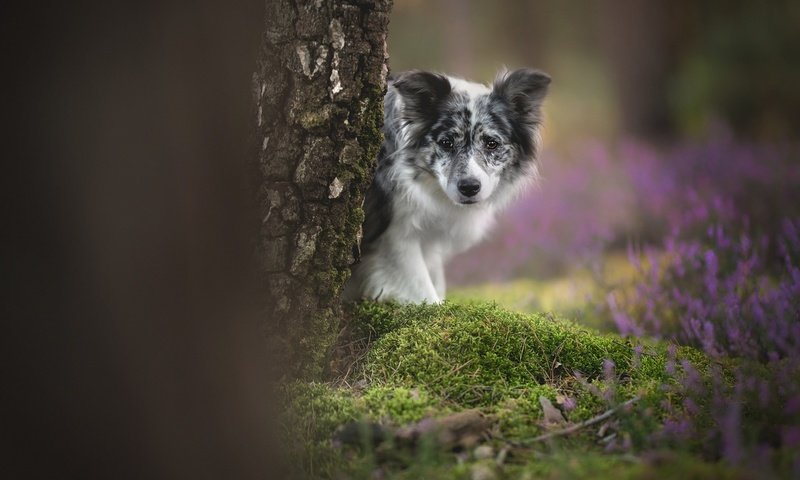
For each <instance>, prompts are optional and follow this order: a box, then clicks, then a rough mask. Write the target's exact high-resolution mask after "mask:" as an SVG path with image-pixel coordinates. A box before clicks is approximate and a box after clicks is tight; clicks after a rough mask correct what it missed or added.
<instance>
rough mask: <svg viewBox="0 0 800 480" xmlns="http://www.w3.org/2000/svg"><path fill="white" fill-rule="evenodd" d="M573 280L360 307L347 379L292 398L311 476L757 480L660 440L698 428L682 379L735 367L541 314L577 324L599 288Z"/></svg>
mask: <svg viewBox="0 0 800 480" xmlns="http://www.w3.org/2000/svg"><path fill="white" fill-rule="evenodd" d="M573 278H577V280H571V281H570V282H567V281H565V280H554V281H552V282H532V281H527V280H522V281H518V282H512V283H509V284H503V285H486V286H483V287H470V288H462V289H456V290H454V291H453V294H452V300H450V301H448V302H447V303H445V304H444V305H441V306H431V305H422V306H405V307H401V306H396V305H378V304H371V303H365V304H361V305H358V306H356V307H354V308H353V310H352V311H351V312H350V315H351V316H352V317H351V319H350V322H349V324H350V325H358V328H354V329H353V330H352V331H348V332H347V334H346V338H347V339H348V341H346V342H343V344H342V345H341V346H340V351H339V357H340V358H346V359H347V361H346V362H345V364H344V365H337V366H336V370H337V371H339V375H338V378H336V379H335V380H333V381H330V382H327V383H319V382H296V383H294V384H292V385H290V386H289V387H288V389H287V393H288V394H289V397H290V398H291V399H292V401H291V408H290V411H289V416H288V418H287V425H288V427H287V434H288V435H289V437H290V438H291V444H292V445H293V448H292V451H293V452H294V455H295V457H294V460H295V461H294V462H293V463H294V464H295V465H297V466H298V467H300V468H301V470H302V471H301V473H300V475H301V476H302V477H304V478H407V479H439V478H470V479H500V478H531V479H534V478H564V479H567V478H615V479H622V478H679V477H684V478H710V477H713V478H750V476H749V475H746V474H744V473H742V472H741V471H735V470H733V469H731V468H730V467H729V466H726V465H725V464H723V463H721V462H718V461H713V460H708V459H704V458H703V457H702V456H700V455H697V454H696V452H697V451H699V450H701V449H702V446H701V445H693V444H692V442H687V443H685V444H682V445H677V444H670V443H669V442H667V443H665V442H663V441H655V440H653V439H654V438H655V437H656V436H657V435H658V434H657V432H658V431H660V429H661V428H662V426H663V425H664V424H665V423H668V422H669V421H670V419H672V418H677V417H680V416H681V415H683V414H685V413H686V412H685V409H686V402H685V397H686V395H685V394H684V389H683V388H682V387H681V381H680V379H681V378H685V376H686V375H693V374H698V375H699V376H700V377H702V379H703V380H702V381H708V380H709V378H710V373H709V371H710V369H712V367H713V366H714V365H716V366H721V367H722V370H723V371H726V370H727V368H726V366H725V365H722V364H720V363H719V361H717V360H711V359H709V358H708V357H707V356H706V355H705V354H704V353H702V352H701V351H699V350H696V349H692V348H689V347H676V346H670V345H668V344H666V343H660V342H656V341H649V340H642V339H631V338H623V337H621V336H619V335H616V334H612V333H603V332H600V331H599V330H598V329H596V328H593V327H587V326H584V325H581V324H578V323H575V322H574V321H573V320H571V319H570V318H576V316H577V317H580V318H583V319H586V318H591V315H581V314H579V313H578V314H577V315H569V314H563V315H556V314H550V313H538V312H540V311H541V310H542V307H547V308H545V310H560V311H565V312H569V311H573V312H580V311H581V308H582V300H581V299H585V298H586V295H589V294H591V289H592V284H591V281H589V280H588V279H587V277H581V276H580V275H578V276H576V277H573ZM565 282H566V283H565ZM486 299H494V300H496V301H497V303H494V302H490V301H486ZM573 307H574V308H573ZM595 327H596V326H595ZM687 365H689V366H688V367H684V366H687ZM684 368H688V369H690V370H691V371H688V372H687V371H683V369H684ZM724 377H725V378H726V381H732V379H731V378H730V377H729V376H727V375H725V376H724ZM709 408H711V406H710V405H699V410H698V412H697V413H696V414H697V415H699V416H702V415H704V414H705V413H706V411H707V409H709ZM702 421H703V420H702V419H700V423H702Z"/></svg>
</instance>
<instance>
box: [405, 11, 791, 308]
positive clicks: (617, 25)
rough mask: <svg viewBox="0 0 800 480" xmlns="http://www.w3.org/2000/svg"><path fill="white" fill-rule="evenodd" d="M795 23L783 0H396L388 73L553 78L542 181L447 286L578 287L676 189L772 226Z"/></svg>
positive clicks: (662, 221) (784, 190) (548, 300)
mask: <svg viewBox="0 0 800 480" xmlns="http://www.w3.org/2000/svg"><path fill="white" fill-rule="evenodd" d="M797 25H800V4H798V3H797V2H791V1H787V0H777V1H774V2H760V3H756V2H745V1H733V2H729V1H716V0H710V1H704V2H695V1H690V0H679V1H665V0H649V1H635V0H609V1H605V2H584V1H577V0H542V1H525V0H503V1H481V0H463V1H461V0H435V1H422V0H398V1H396V2H395V8H394V13H393V16H392V21H391V27H390V36H389V48H390V65H391V68H392V70H393V71H395V72H399V71H403V70H407V69H415V68H416V69H429V70H434V71H442V72H446V73H449V74H454V75H457V76H463V77H465V78H468V79H472V80H476V81H481V82H490V81H491V80H492V79H493V78H494V76H495V75H496V73H497V71H498V70H499V69H501V68H502V67H504V66H506V67H508V68H515V67H522V66H530V67H535V68H540V69H542V70H544V71H546V72H547V73H549V74H550V75H551V76H552V77H553V84H552V88H551V91H550V94H549V97H548V98H547V101H546V105H545V125H544V144H545V151H544V153H543V155H542V173H543V181H542V182H541V184H540V185H539V186H538V187H537V188H535V189H534V190H533V191H531V192H530V193H529V194H528V195H527V196H526V197H525V198H523V199H522V200H521V201H520V202H519V203H517V204H516V205H515V206H514V207H513V208H512V209H511V210H510V211H509V212H508V213H507V214H506V215H504V216H503V219H502V220H501V222H500V225H499V228H498V229H497V231H496V232H494V233H493V234H492V235H491V236H490V238H489V240H488V241H487V242H486V243H485V244H483V245H482V246H481V247H479V248H477V249H476V250H472V251H471V252H469V253H467V254H465V255H462V256H461V257H460V258H457V259H456V260H455V261H454V263H453V264H452V265H451V266H450V268H449V279H450V282H451V285H476V284H484V285H485V284H489V283H497V282H507V281H509V280H520V279H527V280H529V281H531V282H532V281H538V282H541V281H542V280H547V279H550V280H553V281H555V283H549V284H539V285H538V286H537V285H535V284H533V283H531V282H528V284H526V287H527V290H533V292H529V293H531V295H530V297H531V298H529V299H528V300H527V301H526V300H524V298H525V297H526V295H527V294H522V292H518V293H520V294H522V298H520V299H517V300H518V301H522V302H523V303H525V302H527V303H526V304H525V305H523V307H524V308H526V309H535V308H539V307H541V306H543V305H541V302H545V305H544V306H545V307H552V306H553V304H552V301H555V300H560V298H559V297H561V296H565V297H567V299H568V300H569V301H570V302H572V301H573V300H578V299H580V298H579V297H581V296H582V295H583V294H585V290H586V289H585V287H586V282H583V281H582V280H585V278H584V275H583V274H578V273H576V272H575V269H576V268H583V267H587V266H592V267H593V268H595V269H597V268H598V261H599V260H600V258H601V254H604V255H605V256H606V258H605V259H604V262H603V263H604V264H606V265H608V264H609V261H610V264H611V265H616V266H618V267H623V268H624V264H625V263H627V262H626V261H616V260H619V255H617V256H614V254H615V253H616V254H623V255H622V256H623V257H624V256H626V255H625V252H626V249H627V247H628V245H629V244H631V243H632V242H633V243H635V244H637V245H639V244H641V243H642V242H644V243H645V244H647V243H657V242H659V241H661V239H662V237H663V235H664V233H665V232H669V231H671V230H672V229H674V227H675V225H674V223H675V222H676V221H677V219H676V217H678V216H680V215H679V214H680V213H681V212H682V211H684V210H685V209H686V208H688V206H687V204H686V202H687V196H689V192H688V191H689V190H692V193H691V195H695V196H698V197H701V198H703V199H708V200H709V201H710V200H711V199H713V198H717V199H718V200H720V201H721V200H722V199H723V197H724V198H725V199H726V200H731V201H734V200H735V201H736V202H738V203H739V204H743V205H746V208H745V210H746V211H744V212H740V213H741V214H743V215H744V214H747V215H748V216H750V217H752V218H750V220H751V221H752V222H754V223H756V224H760V223H761V222H767V223H770V222H771V224H772V226H773V227H774V226H775V225H779V223H780V222H778V221H776V220H775V218H773V217H776V216H781V215H780V212H781V211H783V210H787V212H786V213H787V214H788V213H790V212H788V210H791V211H792V212H796V207H794V205H795V204H797V203H798V200H800V198H798V195H797V194H795V193H794V192H793V191H792V190H793V189H794V187H796V186H797V184H796V182H797V167H796V164H797V162H796V161H795V160H796V155H795V150H793V147H792V146H791V144H792V142H793V140H794V139H795V138H796V132H797V131H798V129H800V90H799V89H798V87H797V86H798V85H800V29H798V28H797ZM762 150H769V153H766V152H762ZM754 170H759V171H758V172H754ZM754 177H757V178H754ZM776 190H779V192H778V191H776ZM769 228H772V227H769ZM609 254H610V256H609ZM615 261H616V262H615ZM565 280H571V281H565ZM576 282H577V283H578V284H580V285H576ZM519 285H521V284H518V286H519ZM468 293H469V295H468V296H475V295H480V291H478V290H475V289H473V290H469V291H468ZM488 294H489V295H490V296H493V297H494V298H497V295H499V294H500V292H498V291H497V286H496V285H495V286H494V287H492V288H491V291H490V292H489V293H488ZM455 295H457V296H458V295H459V292H458V291H456V292H455ZM576 295H577V297H576ZM513 296H519V295H513ZM537 299H538V300H537Z"/></svg>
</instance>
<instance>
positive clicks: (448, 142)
mask: <svg viewBox="0 0 800 480" xmlns="http://www.w3.org/2000/svg"><path fill="white" fill-rule="evenodd" d="M438 143H439V146H440V147H442V148H444V149H445V150H450V149H451V148H453V141H452V140H450V139H449V138H443V139H441V140H439V142H438Z"/></svg>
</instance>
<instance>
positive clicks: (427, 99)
mask: <svg viewBox="0 0 800 480" xmlns="http://www.w3.org/2000/svg"><path fill="white" fill-rule="evenodd" d="M392 85H393V86H394V88H396V89H397V91H398V92H399V93H400V96H402V97H403V103H404V108H403V116H404V117H405V118H406V119H407V120H410V121H412V122H421V123H429V122H433V121H435V120H436V112H437V110H438V108H439V105H440V104H441V102H442V101H443V100H444V99H445V98H447V96H448V95H450V91H451V90H452V88H453V87H452V85H450V81H449V80H448V79H447V77H445V76H444V75H439V74H436V73H430V72H421V71H412V72H406V73H402V74H400V75H399V76H398V78H397V79H396V80H395V81H394V83H392Z"/></svg>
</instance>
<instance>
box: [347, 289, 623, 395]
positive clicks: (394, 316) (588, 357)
mask: <svg viewBox="0 0 800 480" xmlns="http://www.w3.org/2000/svg"><path fill="white" fill-rule="evenodd" d="M362 308H363V311H362V315H361V318H363V319H364V321H365V324H366V325H374V324H377V328H375V330H376V332H377V333H379V334H380V333H381V332H386V333H384V334H383V335H382V336H380V337H379V338H378V340H377V341H376V342H375V343H374V345H373V347H372V349H371V350H370V352H369V355H368V357H367V361H366V362H365V364H364V365H363V368H362V372H363V374H364V376H365V377H366V378H367V379H368V380H370V381H371V382H380V383H391V384H398V385H407V386H418V385H425V386H426V388H428V389H429V390H431V391H432V392H434V393H436V394H437V395H439V396H441V397H443V398H446V399H448V400H452V401H454V402H456V403H459V404H462V405H465V406H475V405H477V406H485V405H490V404H492V403H494V402H495V401H497V400H498V399H499V398H501V397H505V396H507V395H508V394H512V393H513V392H516V391H519V390H520V389H524V388H527V387H530V386H532V385H541V384H556V383H559V382H560V380H562V379H563V378H565V377H571V376H574V374H575V372H579V373H580V374H583V375H584V376H586V377H588V378H593V377H597V376H599V375H601V374H602V373H603V365H604V362H605V361H607V360H610V361H612V362H614V364H615V365H616V366H617V368H619V369H623V370H628V369H629V368H630V365H631V361H632V358H633V354H634V352H633V347H632V345H631V344H630V343H629V342H627V341H625V340H623V339H621V338H620V337H618V336H611V335H601V334H599V333H596V332H591V331H589V330H586V329H585V328H581V327H579V326H577V325H576V324H573V323H571V322H567V321H564V320H559V319H556V318H554V317H553V316H552V315H549V314H531V315H523V314H519V313H512V312H508V311H506V310H503V309H501V308H500V307H498V306H496V305H493V304H476V305H457V304H445V305H442V306H433V305H422V306H409V307H402V308H401V307H394V308H392V307H385V306H375V305H370V306H365V307H362ZM370 322H373V323H370ZM387 325H391V328H389V329H388V331H386V327H387Z"/></svg>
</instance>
